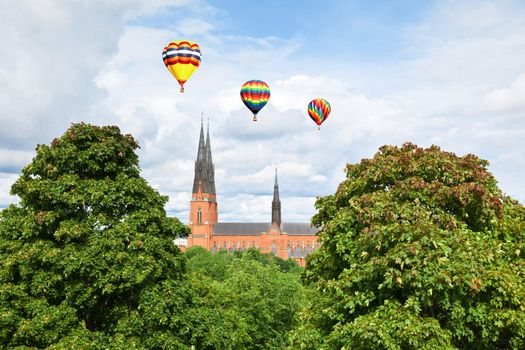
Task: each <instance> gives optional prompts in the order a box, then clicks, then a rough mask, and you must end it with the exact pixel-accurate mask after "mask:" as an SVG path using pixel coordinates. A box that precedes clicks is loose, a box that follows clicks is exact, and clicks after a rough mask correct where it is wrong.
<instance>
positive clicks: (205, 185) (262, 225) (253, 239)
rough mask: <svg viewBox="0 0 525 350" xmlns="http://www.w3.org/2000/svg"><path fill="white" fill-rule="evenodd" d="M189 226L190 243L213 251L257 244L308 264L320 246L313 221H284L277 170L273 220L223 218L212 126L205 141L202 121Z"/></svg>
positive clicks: (236, 249)
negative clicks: (232, 220) (309, 256)
mask: <svg viewBox="0 0 525 350" xmlns="http://www.w3.org/2000/svg"><path fill="white" fill-rule="evenodd" d="M269 209H270V208H269ZM268 218H270V217H268ZM189 226H190V229H191V234H190V235H189V237H188V242H187V246H188V247H192V246H200V247H204V248H206V249H208V250H210V251H212V252H217V251H219V250H227V251H243V250H246V249H248V248H252V247H253V248H256V249H258V250H260V251H261V252H262V253H272V254H274V255H276V256H278V257H280V258H282V259H294V260H296V261H297V262H298V263H299V265H301V266H304V263H305V258H306V256H307V255H309V254H310V253H312V252H313V251H315V250H316V249H317V247H318V243H317V236H316V233H317V231H318V228H316V227H312V226H311V225H310V224H309V223H291V222H281V201H280V199H279V184H278V182H277V171H276V172H275V183H274V188H273V201H272V207H271V221H268V222H253V223H252V222H247V223H240V222H219V211H218V206H217V194H216V191H215V168H214V165H213V161H212V156H211V144H210V130H209V127H208V130H207V135H206V141H205V140H204V131H203V126H202V122H201V130H200V136H199V148H198V151H197V160H196V161H195V177H194V180H193V191H192V197H191V202H190V225H189Z"/></svg>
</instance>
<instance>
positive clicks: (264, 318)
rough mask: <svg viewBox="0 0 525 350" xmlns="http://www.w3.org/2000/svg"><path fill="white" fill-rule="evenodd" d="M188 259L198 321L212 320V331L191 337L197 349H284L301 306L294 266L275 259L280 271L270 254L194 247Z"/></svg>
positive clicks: (197, 332)
mask: <svg viewBox="0 0 525 350" xmlns="http://www.w3.org/2000/svg"><path fill="white" fill-rule="evenodd" d="M187 255H188V271H189V272H190V279H191V280H192V286H193V290H195V291H196V293H197V295H198V297H197V298H196V302H195V305H196V307H195V309H194V311H195V312H197V313H198V315H199V316H198V317H196V318H197V319H200V320H206V319H208V320H209V319H213V320H215V321H214V322H211V323H212V324H213V325H212V326H211V327H208V326H206V327H208V328H207V329H200V328H199V329H198V330H196V331H195V332H194V336H195V344H196V348H198V349H265V350H270V349H282V348H283V347H285V346H286V345H287V342H288V333H289V332H290V331H291V330H292V329H293V328H294V327H295V326H296V325H297V323H298V318H299V311H300V310H301V309H302V307H303V306H304V293H305V292H304V288H303V287H302V286H301V283H300V270H298V267H297V266H296V264H295V265H294V266H295V268H292V267H293V266H292V265H293V262H288V263H286V264H282V262H286V261H285V260H282V259H279V260H280V261H281V264H282V265H283V266H281V265H279V264H278V261H279V260H276V259H275V257H274V256H273V255H271V254H262V253H260V252H259V251H257V250H255V249H249V250H247V251H246V252H245V253H239V252H236V253H228V252H219V253H216V254H212V253H211V252H209V251H207V250H206V249H203V248H200V247H194V248H190V249H188V251H187ZM283 267H284V268H283ZM197 323H199V324H202V325H205V322H197ZM217 334H220V335H221V336H220V337H216V335H217ZM221 339H222V340H223V342H224V343H222V344H221V343H220V340H221ZM210 344H212V346H210Z"/></svg>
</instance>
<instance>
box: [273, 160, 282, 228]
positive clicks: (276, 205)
mask: <svg viewBox="0 0 525 350" xmlns="http://www.w3.org/2000/svg"><path fill="white" fill-rule="evenodd" d="M272 226H277V227H279V228H280V227H281V200H280V199H279V183H278V182H277V168H276V169H275V184H274V185H273V201H272Z"/></svg>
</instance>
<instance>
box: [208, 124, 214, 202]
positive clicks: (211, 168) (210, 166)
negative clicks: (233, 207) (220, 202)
mask: <svg viewBox="0 0 525 350" xmlns="http://www.w3.org/2000/svg"><path fill="white" fill-rule="evenodd" d="M206 170H207V178H206V183H207V188H208V193H209V194H213V195H214V194H215V168H214V166H213V160H212V158H211V143H210V118H208V129H207V133H206Z"/></svg>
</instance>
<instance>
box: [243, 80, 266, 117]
mask: <svg viewBox="0 0 525 350" xmlns="http://www.w3.org/2000/svg"><path fill="white" fill-rule="evenodd" d="M269 99H270V87H269V86H268V84H266V83H265V82H264V81H261V80H250V81H247V82H246V83H244V84H243V86H242V87H241V100H242V102H244V104H245V105H246V107H248V109H249V110H250V111H252V113H253V121H254V122H255V121H257V113H259V111H260V110H261V109H262V108H263V107H264V106H265V105H266V103H268V100H269Z"/></svg>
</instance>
